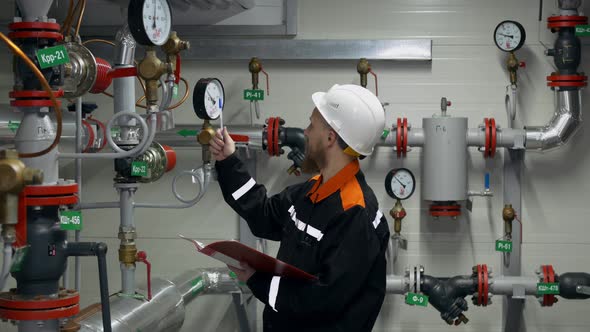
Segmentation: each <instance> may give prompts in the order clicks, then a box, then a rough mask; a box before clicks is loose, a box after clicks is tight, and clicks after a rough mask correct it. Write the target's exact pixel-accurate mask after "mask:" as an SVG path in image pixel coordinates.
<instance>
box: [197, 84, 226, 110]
mask: <svg viewBox="0 0 590 332" xmlns="http://www.w3.org/2000/svg"><path fill="white" fill-rule="evenodd" d="M224 104H225V91H224V90H223V84H221V81H220V80H218V79H216V78H201V79H200V80H199V81H198V82H197V84H195V89H194V91H193V108H194V110H195V113H197V116H198V117H199V118H200V119H203V120H215V119H217V118H218V117H219V116H220V115H221V112H222V111H223V105H224Z"/></svg>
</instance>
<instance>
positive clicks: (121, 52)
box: [113, 14, 136, 66]
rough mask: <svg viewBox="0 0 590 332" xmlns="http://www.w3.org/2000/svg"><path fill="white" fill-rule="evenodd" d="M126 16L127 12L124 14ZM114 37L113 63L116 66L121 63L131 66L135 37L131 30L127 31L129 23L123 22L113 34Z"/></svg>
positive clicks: (133, 56) (132, 63)
mask: <svg viewBox="0 0 590 332" xmlns="http://www.w3.org/2000/svg"><path fill="white" fill-rule="evenodd" d="M125 16H127V14H125ZM115 39H116V41H117V42H116V46H115V58H114V61H113V62H114V64H115V65H117V66H121V65H128V66H133V65H134V62H133V61H134V60H135V46H136V43H135V39H133V36H132V35H131V31H129V25H128V24H127V23H125V25H123V26H122V27H121V29H119V31H117V34H116V36H115Z"/></svg>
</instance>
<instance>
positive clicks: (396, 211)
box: [389, 199, 406, 235]
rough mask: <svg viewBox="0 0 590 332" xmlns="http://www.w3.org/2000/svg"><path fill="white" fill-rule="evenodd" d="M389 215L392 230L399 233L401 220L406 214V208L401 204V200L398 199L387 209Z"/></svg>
mask: <svg viewBox="0 0 590 332" xmlns="http://www.w3.org/2000/svg"><path fill="white" fill-rule="evenodd" d="M389 215H390V216H391V217H392V218H393V221H394V224H393V231H394V232H395V234H396V235H400V233H401V231H402V220H403V219H404V218H405V216H406V209H404V207H403V206H402V202H401V201H400V200H399V199H398V200H397V201H396V202H395V204H394V205H393V208H392V209H391V210H389Z"/></svg>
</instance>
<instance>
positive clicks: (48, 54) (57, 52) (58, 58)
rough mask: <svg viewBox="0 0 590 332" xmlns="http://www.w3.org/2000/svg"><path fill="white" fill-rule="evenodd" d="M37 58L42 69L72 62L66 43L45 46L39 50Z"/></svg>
mask: <svg viewBox="0 0 590 332" xmlns="http://www.w3.org/2000/svg"><path fill="white" fill-rule="evenodd" d="M37 60H39V67H41V69H45V68H49V67H54V66H58V65H63V64H64V63H68V62H70V57H69V56H68V51H67V50H66V47H65V46H64V45H58V46H54V47H48V48H43V49H40V50H38V51H37Z"/></svg>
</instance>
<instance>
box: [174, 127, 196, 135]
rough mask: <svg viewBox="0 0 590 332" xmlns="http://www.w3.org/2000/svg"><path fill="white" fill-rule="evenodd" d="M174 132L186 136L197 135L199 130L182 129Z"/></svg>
mask: <svg viewBox="0 0 590 332" xmlns="http://www.w3.org/2000/svg"><path fill="white" fill-rule="evenodd" d="M176 133H177V134H178V135H180V136H182V137H187V136H197V134H198V133H199V131H198V130H188V129H183V130H179V131H178V132H176Z"/></svg>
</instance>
